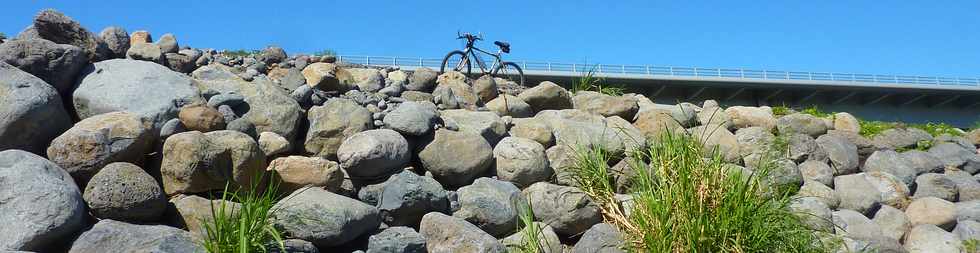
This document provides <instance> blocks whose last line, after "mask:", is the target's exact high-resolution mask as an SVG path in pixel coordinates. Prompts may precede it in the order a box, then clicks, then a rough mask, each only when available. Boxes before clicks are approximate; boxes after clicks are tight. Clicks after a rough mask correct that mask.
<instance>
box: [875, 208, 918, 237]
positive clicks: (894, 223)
mask: <svg viewBox="0 0 980 253" xmlns="http://www.w3.org/2000/svg"><path fill="white" fill-rule="evenodd" d="M871 221H873V222H874V223H875V224H878V227H881V232H882V233H883V234H884V235H885V236H886V237H888V238H891V239H894V240H896V241H901V240H902V236H904V235H905V233H906V232H908V231H909V229H911V228H912V223H911V222H909V218H908V216H905V212H902V210H898V209H896V208H894V207H892V206H889V205H882V206H881V209H878V212H877V213H875V216H874V218H872V219H871Z"/></svg>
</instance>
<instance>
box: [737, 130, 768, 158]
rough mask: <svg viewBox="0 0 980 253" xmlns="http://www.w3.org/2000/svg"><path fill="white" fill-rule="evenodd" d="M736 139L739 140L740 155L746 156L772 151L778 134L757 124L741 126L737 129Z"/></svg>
mask: <svg viewBox="0 0 980 253" xmlns="http://www.w3.org/2000/svg"><path fill="white" fill-rule="evenodd" d="M735 139H736V140H737V141H738V145H739V153H740V155H741V156H742V157H745V156H748V155H751V154H765V153H767V152H770V151H771V150H772V145H773V144H772V143H773V140H775V139H776V136H775V135H773V134H772V133H771V132H769V130H766V129H765V128H762V127H757V126H756V127H746V128H739V129H738V130H736V131H735Z"/></svg>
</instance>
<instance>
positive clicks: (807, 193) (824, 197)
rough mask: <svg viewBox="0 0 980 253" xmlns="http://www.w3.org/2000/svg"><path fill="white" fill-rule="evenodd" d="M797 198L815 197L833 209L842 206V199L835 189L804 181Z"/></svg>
mask: <svg viewBox="0 0 980 253" xmlns="http://www.w3.org/2000/svg"><path fill="white" fill-rule="evenodd" d="M796 196H797V197H801V198H803V197H815V198H817V199H818V200H820V201H822V202H823V203H824V204H827V207H829V208H831V209H837V206H839V205H840V197H838V196H837V192H835V191H834V189H832V188H830V187H828V186H826V185H823V184H821V183H820V182H816V181H811V180H804V181H803V186H801V187H800V191H798V192H797V193H796Z"/></svg>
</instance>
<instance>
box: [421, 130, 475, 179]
mask: <svg viewBox="0 0 980 253" xmlns="http://www.w3.org/2000/svg"><path fill="white" fill-rule="evenodd" d="M446 154H453V155H452V156H448V155H446ZM418 157H419V160H421V162H422V166H424V167H425V169H426V170H428V171H429V172H432V175H433V176H434V177H435V178H436V180H439V182H440V183H442V184H443V185H446V186H449V187H459V186H464V185H468V184H470V183H471V182H473V179H476V178H477V177H479V176H480V175H483V174H484V173H486V172H487V170H488V169H490V166H491V165H493V147H491V146H490V143H487V141H486V139H484V138H483V137H482V136H479V135H477V134H475V133H471V132H463V131H459V132H457V131H450V130H445V129H439V130H436V133H435V137H434V138H433V140H432V142H430V143H428V144H426V145H424V147H423V148H422V150H421V151H420V152H419V153H418Z"/></svg>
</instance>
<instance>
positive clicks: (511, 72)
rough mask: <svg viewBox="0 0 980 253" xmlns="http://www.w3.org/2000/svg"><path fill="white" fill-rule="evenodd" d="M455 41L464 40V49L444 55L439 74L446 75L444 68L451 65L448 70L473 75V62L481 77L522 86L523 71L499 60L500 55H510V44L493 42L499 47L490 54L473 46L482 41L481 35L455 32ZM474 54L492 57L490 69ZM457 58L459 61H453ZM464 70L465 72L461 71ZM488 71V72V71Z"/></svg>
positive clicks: (514, 64) (512, 64) (516, 66)
mask: <svg viewBox="0 0 980 253" xmlns="http://www.w3.org/2000/svg"><path fill="white" fill-rule="evenodd" d="M456 39H466V47H465V48H463V50H453V51H452V52H449V54H446V57H445V58H443V59H442V65H441V67H440V68H439V73H440V74H441V73H446V67H447V66H449V64H453V67H452V68H451V69H450V70H452V71H458V72H463V73H464V74H466V75H467V76H470V75H471V74H472V73H473V66H472V64H471V63H470V61H475V62H476V65H477V67H479V68H480V72H481V73H482V74H483V75H486V74H490V76H492V77H499V78H504V79H507V80H509V81H512V82H515V83H517V84H518V85H520V86H524V70H521V67H520V66H518V65H517V63H513V62H508V61H503V59H501V58H500V55H501V54H505V53H510V43H507V42H505V41H494V42H493V44H494V45H497V47H500V49H499V50H497V52H496V53H490V52H487V51H483V50H482V49H479V48H477V47H476V46H474V44H476V41H479V40H483V34H480V35H473V34H470V33H463V34H460V33H459V32H456ZM476 52H481V53H484V54H486V55H489V56H491V57H493V59H494V61H493V64H491V65H490V67H487V65H486V63H485V62H483V60H481V59H480V57H479V56H477V54H476ZM455 57H458V58H459V59H454V58H455ZM464 69H465V72H464V71H463V70H464ZM488 70H489V71H488Z"/></svg>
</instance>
